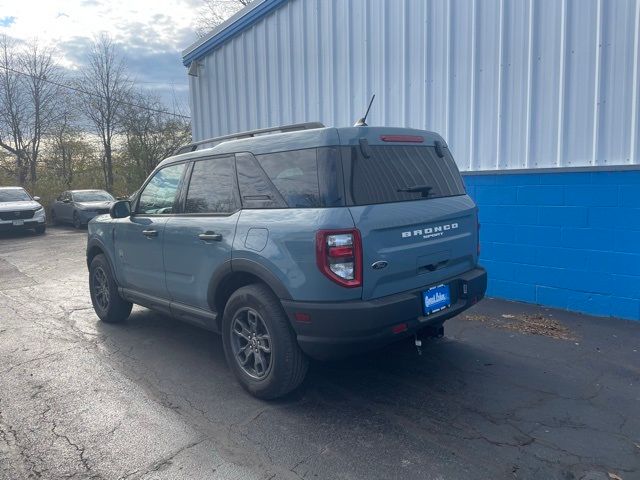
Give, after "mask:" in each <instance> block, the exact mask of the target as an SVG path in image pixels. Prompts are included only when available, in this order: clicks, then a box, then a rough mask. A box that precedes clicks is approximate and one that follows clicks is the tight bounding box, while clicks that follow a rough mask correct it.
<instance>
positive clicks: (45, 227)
mask: <svg viewBox="0 0 640 480" xmlns="http://www.w3.org/2000/svg"><path fill="white" fill-rule="evenodd" d="M34 230H35V231H36V233H37V234H38V235H42V234H43V233H44V232H45V231H46V230H47V226H46V225H42V226H40V227H36V228H34Z"/></svg>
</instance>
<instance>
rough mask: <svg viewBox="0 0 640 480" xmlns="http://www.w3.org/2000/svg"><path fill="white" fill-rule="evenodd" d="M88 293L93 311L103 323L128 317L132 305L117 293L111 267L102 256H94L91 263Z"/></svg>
mask: <svg viewBox="0 0 640 480" xmlns="http://www.w3.org/2000/svg"><path fill="white" fill-rule="evenodd" d="M89 291H90V292H91V303H92V304H93V309H94V310H95V312H96V314H97V315H98V317H99V318H100V320H102V321H103V322H107V323H118V322H122V321H124V320H126V319H127V317H129V314H130V313H131V308H132V307H133V304H132V303H130V302H127V301H126V300H124V299H123V298H122V297H121V296H120V293H118V286H117V285H116V282H115V279H114V278H113V274H112V272H111V267H110V266H109V262H108V261H107V259H106V258H105V256H104V255H103V254H100V255H96V256H95V258H94V259H93V260H92V261H91V265H90V267H89Z"/></svg>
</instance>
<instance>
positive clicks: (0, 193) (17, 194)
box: [0, 188, 31, 202]
mask: <svg viewBox="0 0 640 480" xmlns="http://www.w3.org/2000/svg"><path fill="white" fill-rule="evenodd" d="M30 200H31V197H30V196H29V194H28V193H27V192H25V191H24V190H23V189H21V188H15V189H14V188H12V189H10V190H0V202H28V201H30Z"/></svg>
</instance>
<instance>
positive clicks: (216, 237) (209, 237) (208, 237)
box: [198, 232, 222, 242]
mask: <svg viewBox="0 0 640 480" xmlns="http://www.w3.org/2000/svg"><path fill="white" fill-rule="evenodd" d="M198 238H199V239H200V240H204V241H205V242H210V241H214V242H219V241H220V240H222V235H221V234H219V233H214V232H205V233H201V234H200V235H198Z"/></svg>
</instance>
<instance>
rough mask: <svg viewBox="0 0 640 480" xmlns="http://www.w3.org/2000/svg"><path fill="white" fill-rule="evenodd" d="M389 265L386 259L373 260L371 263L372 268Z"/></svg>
mask: <svg viewBox="0 0 640 480" xmlns="http://www.w3.org/2000/svg"><path fill="white" fill-rule="evenodd" d="M387 265H389V262H387V261H386V260H378V261H377V262H373V263H372V264H371V268H373V269H374V270H382V269H383V268H386V267H387Z"/></svg>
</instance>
